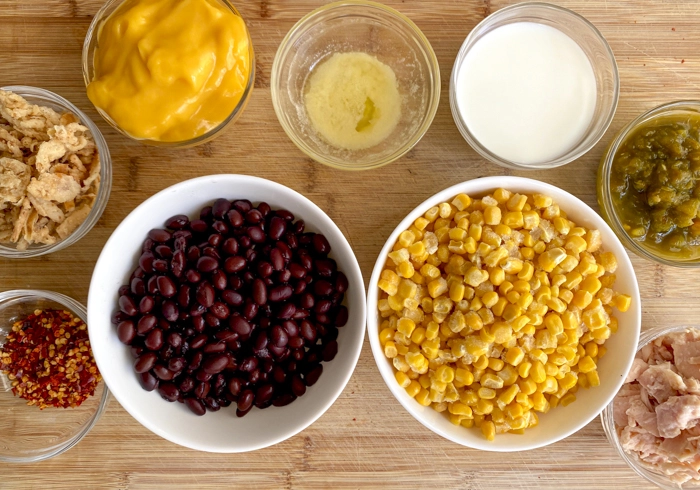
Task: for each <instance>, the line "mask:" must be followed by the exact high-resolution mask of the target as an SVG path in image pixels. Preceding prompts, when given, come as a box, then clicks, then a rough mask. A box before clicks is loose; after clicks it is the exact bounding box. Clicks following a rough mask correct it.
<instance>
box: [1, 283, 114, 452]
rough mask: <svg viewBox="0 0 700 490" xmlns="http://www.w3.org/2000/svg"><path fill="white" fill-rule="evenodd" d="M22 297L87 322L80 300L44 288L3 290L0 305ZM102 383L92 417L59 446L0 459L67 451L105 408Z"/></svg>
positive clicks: (106, 399) (105, 391) (106, 393)
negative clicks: (44, 302) (52, 305)
mask: <svg viewBox="0 0 700 490" xmlns="http://www.w3.org/2000/svg"><path fill="white" fill-rule="evenodd" d="M23 298H27V299H33V300H42V299H45V300H49V301H53V302H55V303H58V304H60V305H61V306H63V307H64V308H66V309H68V310H70V312H71V313H73V314H74V315H76V316H78V317H79V318H80V319H81V320H82V321H83V322H85V324H87V309H86V308H85V307H84V306H83V305H82V304H81V303H80V302H78V301H76V300H74V299H73V298H71V297H70V296H66V295H65V294H61V293H57V292H55V291H48V290H44V289H12V290H9V291H3V292H0V306H1V305H2V304H3V303H4V302H5V301H10V300H14V299H23ZM102 383H103V385H104V386H103V387H102V397H101V398H100V402H99V405H98V406H97V409H96V410H95V413H94V414H93V415H92V417H91V418H90V419H89V420H88V421H87V423H86V424H85V425H83V427H82V429H81V430H80V431H79V432H78V433H77V434H75V435H74V436H73V437H71V438H70V439H69V440H67V441H65V442H64V443H62V444H61V445H60V446H57V447H54V449H52V450H51V451H48V452H46V453H42V454H39V455H36V456H31V457H17V456H6V455H3V454H1V453H0V461H1V462H7V463H34V462H37V461H43V460H46V459H49V458H53V457H54V456H58V455H59V454H62V453H64V452H66V451H68V450H69V449H70V448H72V447H73V446H75V445H76V444H78V443H79V442H80V441H81V440H82V439H83V437H85V436H86V435H87V434H88V432H90V431H91V430H92V428H93V427H94V426H95V424H96V423H97V421H98V420H99V419H100V417H101V416H102V414H103V413H104V411H105V410H106V408H107V403H108V402H109V395H110V393H109V388H108V386H107V383H105V382H104V380H103V381H102Z"/></svg>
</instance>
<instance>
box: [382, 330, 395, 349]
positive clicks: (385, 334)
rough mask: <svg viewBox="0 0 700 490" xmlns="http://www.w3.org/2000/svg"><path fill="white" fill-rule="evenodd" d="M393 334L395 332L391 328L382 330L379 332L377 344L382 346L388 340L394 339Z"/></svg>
mask: <svg viewBox="0 0 700 490" xmlns="http://www.w3.org/2000/svg"><path fill="white" fill-rule="evenodd" d="M395 333H396V332H395V331H394V329H393V328H385V329H383V330H382V331H381V332H379V343H380V344H382V345H384V344H386V343H387V342H388V341H389V340H392V339H393V338H394V334H395Z"/></svg>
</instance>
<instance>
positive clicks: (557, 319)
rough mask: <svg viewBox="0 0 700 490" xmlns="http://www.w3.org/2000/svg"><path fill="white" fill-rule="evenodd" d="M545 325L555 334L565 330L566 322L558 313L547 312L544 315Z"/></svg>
mask: <svg viewBox="0 0 700 490" xmlns="http://www.w3.org/2000/svg"><path fill="white" fill-rule="evenodd" d="M544 326H545V327H547V330H549V332H550V333H552V334H553V335H559V334H560V333H563V332H564V323H563V322H562V319H561V316H560V315H559V314H558V313H547V315H545V317H544Z"/></svg>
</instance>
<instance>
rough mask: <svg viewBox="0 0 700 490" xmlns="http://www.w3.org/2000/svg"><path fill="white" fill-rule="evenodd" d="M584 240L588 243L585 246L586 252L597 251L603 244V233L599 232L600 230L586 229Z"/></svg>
mask: <svg viewBox="0 0 700 490" xmlns="http://www.w3.org/2000/svg"><path fill="white" fill-rule="evenodd" d="M586 242H587V243H588V247H587V248H586V250H587V251H588V252H590V253H593V252H597V251H598V249H599V248H600V246H601V245H602V244H603V235H602V234H601V233H600V230H588V232H586Z"/></svg>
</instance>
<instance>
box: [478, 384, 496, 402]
mask: <svg viewBox="0 0 700 490" xmlns="http://www.w3.org/2000/svg"><path fill="white" fill-rule="evenodd" d="M477 393H478V395H479V398H481V399H482V400H493V399H494V398H496V390H494V389H492V388H487V387H485V386H482V387H481V388H479V391H477Z"/></svg>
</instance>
